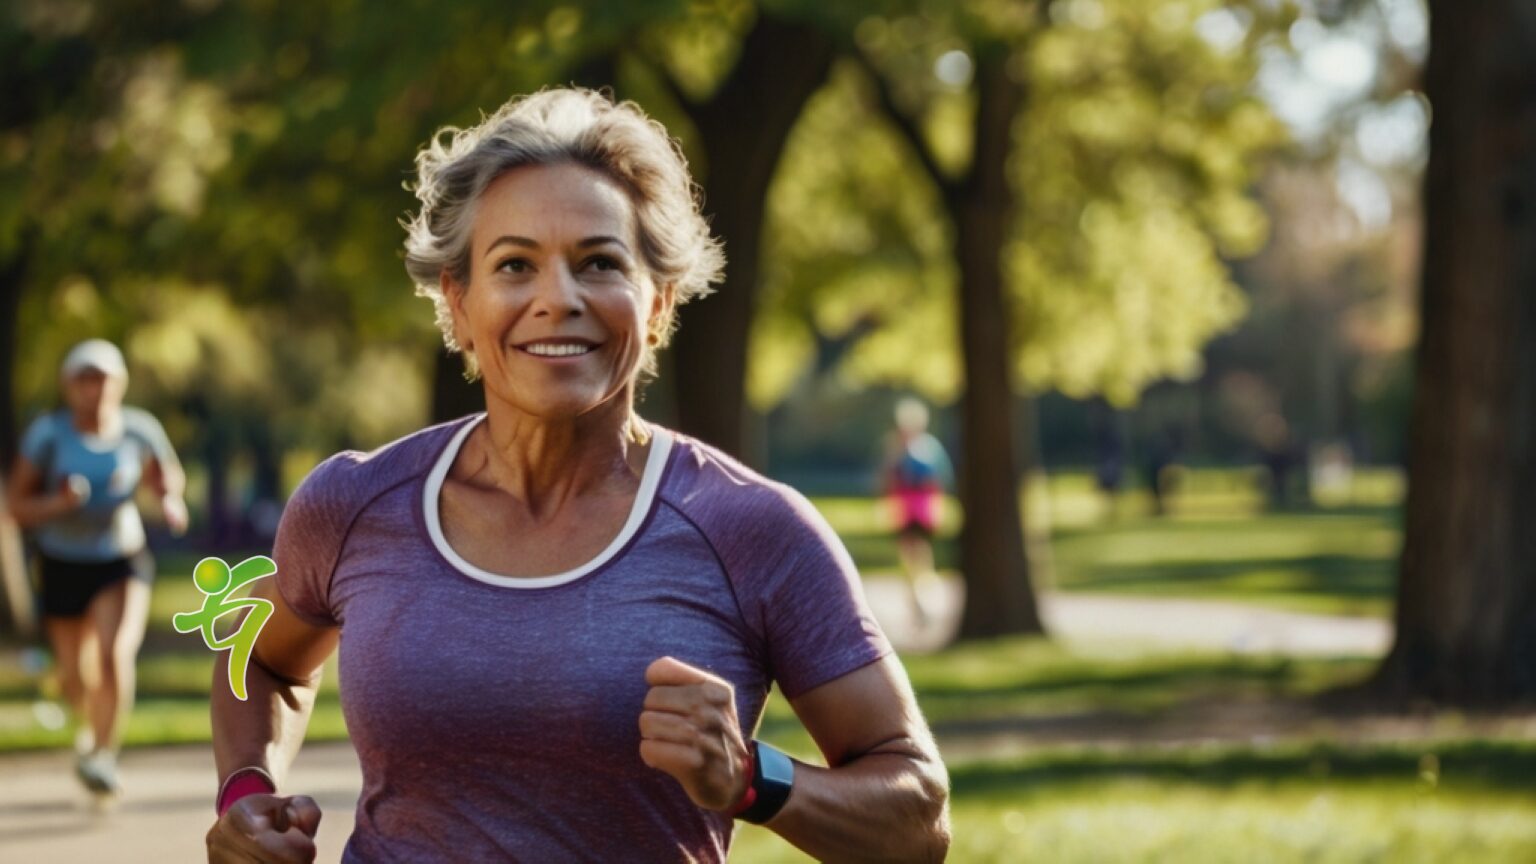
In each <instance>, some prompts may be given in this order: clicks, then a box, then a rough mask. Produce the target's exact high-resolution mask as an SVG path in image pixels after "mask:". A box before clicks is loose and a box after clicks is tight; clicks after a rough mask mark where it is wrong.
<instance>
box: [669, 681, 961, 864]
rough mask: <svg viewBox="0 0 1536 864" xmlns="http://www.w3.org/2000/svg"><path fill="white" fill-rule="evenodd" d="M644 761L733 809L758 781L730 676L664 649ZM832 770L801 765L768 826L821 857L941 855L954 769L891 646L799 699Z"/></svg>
mask: <svg viewBox="0 0 1536 864" xmlns="http://www.w3.org/2000/svg"><path fill="white" fill-rule="evenodd" d="M646 683H648V684H650V685H651V689H650V691H649V692H648V693H647V694H646V699H645V709H644V711H642V713H641V715H640V735H641V743H640V757H641V759H642V760H644V761H645V763H646V764H647V765H650V766H651V767H653V768H656V769H657V770H660V771H665V772H666V773H668V774H670V775H672V777H673V778H674V779H676V780H677V781H678V783H680V784H682V786H683V789H684V790H685V791H686V792H687V793H688V797H689V798H691V799H692V800H693V802H694V803H695V804H697V805H698V806H700V807H703V808H705V809H709V810H715V811H717V812H727V813H729V812H733V811H734V810H735V808H736V806H737V802H740V801H741V800H742V797H743V796H744V795H745V793H746V789H747V786H748V785H749V784H750V782H751V778H750V777H749V776H747V774H746V773H745V772H744V771H743V768H744V765H743V759H744V757H745V755H746V753H747V742H746V740H745V736H744V735H743V733H742V731H741V729H740V726H739V725H738V722H737V717H736V707H735V706H736V701H735V697H734V695H733V689H732V687H731V685H730V683H729V682H727V681H725V680H724V679H722V678H719V677H718V676H716V675H713V674H711V673H709V672H707V671H705V670H703V669H699V668H696V667H692V666H688V665H687V664H684V663H682V662H680V661H678V660H676V659H674V658H671V657H663V658H661V659H658V660H657V661H655V662H654V663H652V664H651V666H650V668H648V669H647V670H646ZM790 705H791V707H793V708H794V710H795V713H796V714H797V715H799V717H800V720H801V722H803V723H804V724H805V727H806V729H808V730H809V731H810V733H811V737H813V738H814V739H815V740H816V744H817V746H818V747H820V748H821V751H822V755H823V756H824V757H825V758H826V760H827V764H828V765H830V766H831V767H830V768H818V767H815V766H811V765H805V764H803V763H800V762H796V763H795V776H794V782H793V786H792V788H791V791H790V794H789V799H788V800H787V801H786V802H785V804H784V807H783V809H781V810H780V811H779V812H778V814H776V815H775V816H774V817H773V818H772V819H770V820H769V821H768V822H767V823H765V824H766V826H767V827H768V828H769V829H771V830H773V831H775V832H777V833H778V834H779V836H781V837H783V838H784V839H786V840H788V841H789V842H791V843H793V844H794V845H795V846H797V847H799V848H800V849H801V850H803V851H805V852H806V853H808V854H810V855H812V856H814V857H815V858H816V859H818V860H821V861H880V862H889V861H942V860H944V856H945V855H946V854H947V853H948V851H949V777H948V774H947V772H946V771H945V770H944V763H943V762H941V761H940V760H939V753H938V748H937V747H936V746H935V745H934V742H933V736H932V735H930V734H929V732H928V725H927V723H925V722H924V721H923V716H922V713H921V712H920V711H919V710H918V708H917V701H916V700H915V699H914V698H913V696H912V688H911V686H910V685H909V684H908V683H907V675H906V671H905V670H903V669H902V667H901V663H900V661H898V660H897V659H896V656H895V655H894V654H888V655H886V656H885V657H884V658H882V659H881V660H879V661H876V662H874V663H870V664H869V665H867V666H864V667H863V668H860V669H858V670H855V671H853V672H850V673H848V674H847V675H844V676H842V677H841V678H837V679H835V680H833V681H830V682H828V683H826V684H823V685H821V686H819V687H816V688H814V689H812V690H810V691H807V692H806V693H803V694H801V695H800V696H799V697H797V698H795V699H792V700H790Z"/></svg>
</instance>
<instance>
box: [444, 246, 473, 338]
mask: <svg viewBox="0 0 1536 864" xmlns="http://www.w3.org/2000/svg"><path fill="white" fill-rule="evenodd" d="M437 285H438V289H439V290H441V291H442V292H443V297H444V299H446V300H447V301H448V310H449V312H451V313H452V314H453V341H454V342H456V343H458V346H459V350H460V351H463V352H465V353H468V352H469V350H470V348H471V347H473V345H474V340H472V339H470V338H469V337H468V336H465V335H463V334H465V333H468V332H469V316H468V315H465V314H464V286H463V285H462V284H461V283H460V282H459V280H457V279H455V278H453V274H452V273H449V272H448V268H447V267H444V268H443V272H442V273H441V274H440V275H439V276H438V283H437Z"/></svg>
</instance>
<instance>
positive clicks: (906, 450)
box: [892, 432, 954, 490]
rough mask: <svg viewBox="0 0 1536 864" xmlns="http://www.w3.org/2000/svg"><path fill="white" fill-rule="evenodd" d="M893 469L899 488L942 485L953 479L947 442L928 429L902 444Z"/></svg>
mask: <svg viewBox="0 0 1536 864" xmlns="http://www.w3.org/2000/svg"><path fill="white" fill-rule="evenodd" d="M892 473H893V479H894V481H895V486H896V488H897V489H898V490H902V489H933V488H940V487H943V486H946V485H948V484H949V483H951V482H953V480H954V469H953V468H952V467H951V466H950V463H949V454H948V453H945V452H944V445H943V444H940V443H939V439H937V438H935V437H933V436H932V435H930V434H928V433H927V432H924V433H922V434H921V435H916V436H913V438H912V440H911V441H909V442H907V444H906V446H904V447H901V452H900V454H898V456H897V457H896V460H895V465H894V466H893V467H892Z"/></svg>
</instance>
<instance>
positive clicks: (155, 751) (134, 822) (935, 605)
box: [0, 578, 1389, 864]
mask: <svg viewBox="0 0 1536 864" xmlns="http://www.w3.org/2000/svg"><path fill="white" fill-rule="evenodd" d="M866 591H867V594H868V597H869V600H870V605H871V607H872V608H873V609H874V610H875V614H876V617H878V618H879V619H880V620H881V623H882V624H883V625H884V626H885V628H886V629H887V632H889V633H890V635H891V638H892V640H893V641H894V642H895V643H896V644H897V645H898V646H900V647H902V648H904V649H906V650H928V649H932V648H935V647H938V646H940V645H942V644H944V642H945V641H947V639H948V638H949V636H950V635H951V634H952V633H953V632H954V629H955V627H956V626H957V623H958V622H957V616H958V612H959V608H960V600H961V592H960V590H959V585H958V583H957V582H955V581H953V580H950V581H947V582H939V583H934V584H932V585H929V586H927V587H926V590H925V592H924V601H925V604H926V606H927V608H928V609H929V610H930V616H931V618H930V621H931V623H930V624H929V625H927V626H924V627H917V626H915V623H916V622H915V619H914V616H913V612H912V610H911V607H910V604H909V602H908V599H907V595H906V593H905V588H904V586H903V584H902V583H901V582H899V581H898V580H895V579H882V578H875V579H871V580H869V581H868V583H867V587H866ZM1044 611H1045V617H1046V619H1047V622H1048V625H1049V626H1050V627H1051V628H1052V630H1053V632H1054V633H1055V634H1056V636H1057V638H1059V639H1062V640H1063V641H1066V642H1068V643H1069V644H1070V643H1075V644H1080V645H1091V644H1097V643H1102V642H1105V641H1114V642H1116V643H1119V644H1126V643H1134V642H1139V643H1144V644H1148V645H1157V646H1196V647H1205V648H1215V649H1228V650H1234V651H1244V652H1256V651H1278V652H1281V653H1292V654H1379V653H1381V652H1383V651H1385V649H1386V646H1387V640H1388V635H1389V633H1388V630H1389V628H1388V627H1387V625H1386V624H1385V622H1381V621H1370V620H1362V619H1344V618H1331V617H1327V616H1319V615H1305V614H1299V613H1293V612H1280V611H1274V610H1269V609H1259V608H1255V607H1249V606H1242V605H1239V604H1233V603H1210V602H1196V601H1185V600H1147V599H1139V598H1129V597H1109V596H1082V595H1056V596H1049V597H1047V598H1045V600H1044ZM3 659H5V658H0V660H3ZM1079 720H1080V718H1079ZM1072 725H1073V727H1074V728H1076V729H1077V731H1078V732H1079V733H1081V732H1082V727H1081V725H1080V723H1079V721H1073V724H1072ZM1024 732H1026V730H999V731H998V734H1000V735H1002V736H1003V737H1007V738H1010V739H1012V738H1018V737H1020V733H1024ZM968 737H970V738H976V739H977V741H978V742H981V741H982V740H983V739H985V738H987V736H986V735H975V736H968ZM1048 737H1049V736H1047V738H1048ZM940 743H941V746H942V747H943V749H944V750H945V752H946V754H954V753H957V752H959V751H958V750H954V749H952V748H951V746H950V743H949V742H947V741H945V740H944V739H943V738H942V737H941V742H940ZM956 744H957V745H959V748H960V750H964V749H967V748H966V747H965V746H964V742H956ZM987 746H988V747H992V746H995V744H993V743H990V742H988V743H987ZM71 766H72V758H71V756H70V754H68V753H64V752H49V753H28V754H21V755H11V756H0V862H11V861H16V862H34V861H36V862H60V864H68V862H82V864H100V862H103V861H113V862H119V861H122V862H138V861H144V862H157V864H158V862H183V861H186V862H191V861H198V860H204V848H203V835H204V833H205V832H206V831H207V829H208V827H209V826H210V825H211V824H212V820H213V806H212V803H211V798H212V795H213V788H212V787H213V782H214V769H213V757H212V754H211V753H210V752H209V750H208V748H207V747H205V746H187V747H159V748H138V749H132V750H128V751H126V752H125V753H124V754H123V757H122V765H121V773H122V778H123V783H124V785H125V787H126V790H127V794H126V795H125V796H124V798H123V800H122V801H121V802H120V803H118V804H117V805H116V806H115V807H113V808H111V809H107V810H103V809H101V808H97V807H94V806H93V805H92V802H91V800H90V798H89V797H88V796H87V795H86V794H85V793H84V792H83V791H82V790H81V789H80V787H79V785H78V784H77V783H76V781H75V779H74V776H73V774H72V773H71ZM285 785H286V787H287V788H291V789H299V790H304V792H305V793H306V794H309V795H312V796H314V797H315V799H316V800H317V801H318V802H319V803H320V807H321V809H322V811H323V812H324V814H325V815H324V818H323V820H322V822H321V825H320V833H319V837H318V838H317V839H318V844H319V847H320V854H319V858H318V860H319V861H326V862H329V861H337V860H339V858H340V856H341V849H342V847H343V846H344V845H345V844H346V838H347V835H348V834H350V833H351V830H352V811H353V808H354V807H355V806H356V801H357V793H358V789H359V788H360V786H361V775H360V773H359V771H358V767H357V761H356V757H355V756H354V755H353V752H352V749H351V746H350V745H348V744H346V743H340V744H318V745H314V746H310V747H306V748H305V749H304V750H303V752H301V753H300V755H299V757H298V759H297V760H296V761H295V763H294V769H293V773H292V776H291V780H290V781H289V782H288V783H287V784H285Z"/></svg>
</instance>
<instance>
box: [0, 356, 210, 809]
mask: <svg viewBox="0 0 1536 864" xmlns="http://www.w3.org/2000/svg"><path fill="white" fill-rule="evenodd" d="M59 377H60V386H61V389H62V391H63V397H64V407H62V408H60V409H58V410H55V411H52V412H50V413H47V414H44V415H43V416H41V417H39V418H37V419H36V420H35V421H33V423H32V424H31V425H30V426H29V427H28V428H27V430H26V432H25V434H23V436H22V439H21V448H20V453H19V454H18V456H17V459H16V465H15V467H14V469H13V470H12V471H11V476H10V482H9V483H8V484H7V489H6V494H7V497H8V503H9V506H10V509H11V513H12V514H13V515H14V516H15V518H16V521H17V523H18V524H19V525H21V527H22V528H24V529H31V531H32V537H33V540H34V542H35V544H36V546H37V549H38V552H39V558H40V561H41V564H42V567H41V579H42V585H41V588H42V592H41V593H42V598H41V600H42V614H43V627H44V630H45V631H46V633H47V636H48V642H49V644H50V646H52V649H53V656H54V661H55V663H56V664H57V668H58V675H59V683H60V687H61V689H62V690H63V691H64V696H65V699H66V700H67V701H68V702H69V704H70V706H71V707H72V708H73V709H74V717H75V722H76V724H77V726H78V734H77V735H76V748H77V750H79V751H80V753H79V756H80V758H79V761H78V763H77V765H76V773H77V774H78V776H79V777H80V780H81V782H83V783H84V784H85V785H86V787H87V788H88V789H90V790H91V791H93V792H97V793H104V794H117V793H119V792H120V791H121V784H120V782H119V780H118V777H117V752H118V748H119V746H120V743H121V731H122V723H123V721H124V720H125V718H126V717H127V715H128V712H129V711H130V710H131V709H132V707H133V696H134V662H135V660H136V658H137V657H138V652H139V644H140V643H141V642H142V641H143V639H144V625H145V621H146V618H147V617H148V614H149V592H150V586H151V585H152V584H153V582H154V578H155V563H154V559H153V558H152V556H151V555H150V552H149V548H148V546H147V545H146V541H145V536H144V523H143V521H142V520H141V518H140V516H139V509H138V507H137V506H136V505H135V504H134V500H133V496H134V492H135V490H137V489H138V487H139V485H140V484H141V483H144V484H147V485H148V486H149V488H150V489H151V490H152V491H153V492H154V495H155V497H156V499H157V500H159V502H160V507H161V511H162V512H163V514H164V517H165V520H166V523H167V524H168V525H169V527H170V529H171V531H172V532H173V533H176V534H181V533H183V532H185V531H186V528H187V505H186V502H185V500H183V498H182V489H183V487H184V486H185V479H184V475H183V473H182V469H181V463H180V461H179V460H178V459H177V458H176V451H175V450H174V449H172V447H171V444H170V441H169V440H168V439H167V438H166V435H165V430H164V429H162V428H161V426H160V422H159V421H158V420H156V419H155V418H154V416H153V415H151V414H150V413H149V412H147V411H144V410H142V409H140V408H135V407H133V406H130V405H124V404H123V394H124V391H125V390H126V389H127V386H128V369H127V366H126V365H125V364H124V363H123V355H122V352H120V351H119V350H118V349H117V346H115V345H113V344H112V343H110V342H107V341H105V340H102V339H90V340H87V341H85V342H82V343H80V344H79V345H76V346H75V347H74V348H73V349H72V350H71V351H70V352H69V354H68V355H67V356H66V357H65V358H64V363H63V365H62V367H61V369H60V371H59Z"/></svg>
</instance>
